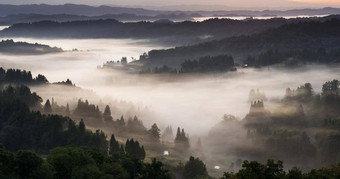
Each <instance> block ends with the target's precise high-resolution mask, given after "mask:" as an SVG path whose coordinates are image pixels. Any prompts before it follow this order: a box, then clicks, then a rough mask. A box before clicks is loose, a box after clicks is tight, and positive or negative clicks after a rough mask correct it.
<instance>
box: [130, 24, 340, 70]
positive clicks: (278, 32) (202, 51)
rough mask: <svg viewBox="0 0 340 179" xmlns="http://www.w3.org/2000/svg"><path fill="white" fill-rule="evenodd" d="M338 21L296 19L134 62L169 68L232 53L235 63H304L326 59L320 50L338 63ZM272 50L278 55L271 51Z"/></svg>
mask: <svg viewBox="0 0 340 179" xmlns="http://www.w3.org/2000/svg"><path fill="white" fill-rule="evenodd" d="M339 24H340V20H338V19H336V18H334V19H329V20H326V21H322V22H320V21H306V22H303V21H300V22H299V21H297V22H293V23H288V24H283V25H282V26H280V27H278V28H273V29H269V30H265V31H262V32H259V33H255V34H252V35H241V36H234V37H230V38H225V39H222V40H215V41H210V42H206V43H201V44H197V45H192V46H181V47H175V48H171V49H165V50H151V51H149V52H148V53H147V54H145V55H143V56H141V57H143V58H140V59H141V60H140V61H135V62H133V63H131V65H133V64H135V63H137V64H138V63H142V64H144V66H151V67H155V66H163V65H167V66H168V67H170V68H180V65H181V64H182V63H183V62H184V61H186V60H197V59H199V58H202V57H205V56H211V57H213V56H218V55H231V56H232V57H233V58H234V60H235V63H239V64H242V63H244V62H245V61H247V62H250V64H251V63H259V65H261V66H262V65H263V66H264V65H268V64H276V63H280V62H282V61H285V60H289V59H291V58H292V59H294V58H297V59H298V60H301V61H304V62H306V61H308V62H324V61H322V59H316V58H317V57H315V56H314V55H313V54H315V53H319V52H318V50H319V49H321V50H322V51H320V52H322V53H323V54H321V55H322V57H321V58H323V59H327V60H328V61H335V62H336V61H337V60H338V57H337V49H338V48H339V46H340V41H339V37H340V33H339V32H340V29H339ZM271 50H272V51H273V52H276V51H277V52H278V53H279V54H271ZM309 52H311V53H309ZM266 53H267V54H266ZM307 53H308V54H307ZM265 55H272V56H271V58H270V59H260V58H266V56H265ZM254 56H256V57H257V56H258V57H257V60H254V59H251V58H249V57H253V58H255V57H254ZM309 57H312V58H309ZM327 57H330V58H327ZM262 63H263V64H262ZM255 66H256V65H255Z"/></svg>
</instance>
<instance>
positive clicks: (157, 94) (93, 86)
mask: <svg viewBox="0 0 340 179" xmlns="http://www.w3.org/2000/svg"><path fill="white" fill-rule="evenodd" d="M14 40H15V41H27V42H34V43H35V42H38V43H43V44H48V45H51V46H57V47H62V48H63V49H64V50H71V49H74V48H77V49H78V50H81V51H78V52H65V53H61V54H50V55H39V56H14V55H0V65H1V66H3V67H5V68H20V69H25V70H31V71H32V74H33V76H36V75H37V74H38V73H41V74H44V75H45V76H46V77H47V78H48V79H49V81H50V82H56V81H62V80H66V78H70V79H71V80H72V82H74V83H75V84H76V85H77V86H79V87H82V88H84V89H89V90H93V91H94V92H95V93H96V94H97V95H98V96H100V97H102V98H106V97H112V98H113V99H118V100H125V101H131V102H133V103H135V104H140V103H141V104H143V105H146V106H148V107H149V108H150V109H152V111H153V112H155V114H156V117H155V119H157V121H156V122H157V124H159V126H161V127H164V126H166V125H169V124H171V125H172V126H173V127H174V128H176V127H177V126H181V127H184V128H185V130H186V131H188V132H189V134H190V135H191V136H193V135H199V134H200V135H205V134H207V132H208V130H209V129H210V128H211V127H212V126H214V125H215V124H217V123H218V122H219V121H221V119H222V116H223V115H224V114H233V115H235V116H237V117H238V118H240V119H241V118H243V117H244V116H245V115H246V114H247V112H248V110H249V104H248V94H249V91H250V89H252V88H253V89H260V90H261V92H265V94H266V96H267V97H268V98H269V99H279V98H281V97H283V95H284V93H285V89H286V88H287V87H291V88H296V87H298V86H299V85H302V84H304V83H306V82H310V83H311V84H312V85H313V88H314V90H315V91H316V92H319V91H320V90H321V86H322V84H323V83H324V82H325V81H329V80H332V79H335V78H337V79H339V78H340V67H335V66H332V67H330V66H306V67H303V68H299V69H294V70H286V69H285V70H284V69H274V68H263V69H261V70H254V69H240V70H239V71H238V72H237V73H226V74H221V75H210V76H199V77H198V76H196V77H185V79H179V78H182V77H178V76H177V77H173V78H178V79H176V80H168V79H169V78H167V80H166V81H162V80H160V79H162V78H150V77H147V76H145V77H138V75H137V74H125V73H122V72H118V71H115V70H113V69H112V70H103V69H97V66H98V65H102V64H103V63H104V62H105V61H107V60H112V59H114V60H120V58H121V57H122V56H127V57H128V58H130V57H134V58H137V57H138V56H139V55H140V54H142V53H143V52H146V51H148V50H150V49H154V48H163V47H161V46H157V45H152V44H149V43H147V42H146V41H136V40H112V39H110V40H108V39H106V40H104V39H96V40H49V39H26V38H25V39H14ZM87 50H89V51H87ZM34 90H36V91H37V92H38V94H39V91H40V92H41V93H40V95H41V96H43V97H45V98H46V96H44V94H43V92H44V91H42V90H41V89H39V88H35V89H34ZM59 92H60V91H55V92H53V93H55V94H53V97H55V99H56V100H57V101H58V93H59ZM66 93H67V92H66ZM48 94H51V93H48ZM75 97H76V96H75ZM90 102H91V101H90ZM94 103H95V102H94ZM266 107H268V108H269V109H270V108H273V106H269V105H267V106H266ZM101 110H103V109H101ZM142 120H146V121H148V120H147V119H142ZM150 123H151V121H149V122H146V123H145V124H146V127H147V128H149V127H150Z"/></svg>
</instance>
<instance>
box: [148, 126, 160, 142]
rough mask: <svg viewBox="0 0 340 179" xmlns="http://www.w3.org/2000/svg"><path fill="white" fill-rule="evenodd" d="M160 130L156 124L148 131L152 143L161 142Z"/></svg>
mask: <svg viewBox="0 0 340 179" xmlns="http://www.w3.org/2000/svg"><path fill="white" fill-rule="evenodd" d="M160 131H161V130H160V129H159V128H158V126H157V124H156V123H154V124H153V125H152V126H151V129H149V131H148V134H149V137H150V139H151V140H152V141H155V142H159V140H160V135H161V134H160Z"/></svg>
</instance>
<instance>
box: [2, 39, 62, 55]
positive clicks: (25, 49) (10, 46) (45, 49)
mask: <svg viewBox="0 0 340 179" xmlns="http://www.w3.org/2000/svg"><path fill="white" fill-rule="evenodd" d="M59 52H63V50H62V49H61V48H57V47H50V46H48V45H42V44H37V43H35V44H31V43H27V42H14V41H13V40H2V41H0V53H8V54H16V55H20V54H24V55H39V54H47V53H59Z"/></svg>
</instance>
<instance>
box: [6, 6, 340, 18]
mask: <svg viewBox="0 0 340 179" xmlns="http://www.w3.org/2000/svg"><path fill="white" fill-rule="evenodd" d="M123 13H128V14H135V15H146V16H156V15H160V14H172V13H176V14H180V13H187V14H192V13H196V14H201V15H203V16H213V15H216V16H224V15H243V16H266V15H274V16H297V15H330V14H340V8H332V7H325V8H320V9H292V10H284V11H280V10H264V11H251V10H229V11H228V10H224V11H204V10H202V11H160V10H149V9H144V8H128V7H113V6H98V7H96V6H88V5H80V4H64V5H47V4H30V5H8V4H0V16H2V17H4V16H8V15H14V14H42V15H54V14H71V15H79V16H101V15H105V14H123Z"/></svg>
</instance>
